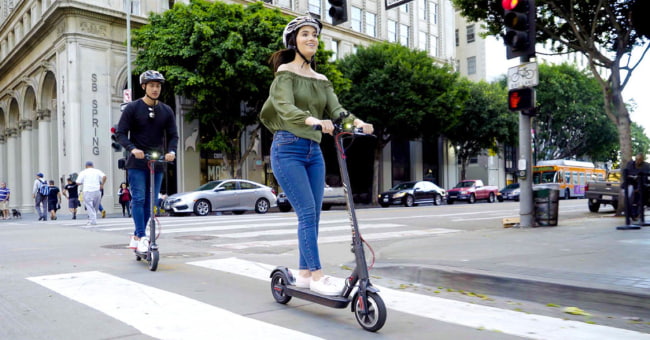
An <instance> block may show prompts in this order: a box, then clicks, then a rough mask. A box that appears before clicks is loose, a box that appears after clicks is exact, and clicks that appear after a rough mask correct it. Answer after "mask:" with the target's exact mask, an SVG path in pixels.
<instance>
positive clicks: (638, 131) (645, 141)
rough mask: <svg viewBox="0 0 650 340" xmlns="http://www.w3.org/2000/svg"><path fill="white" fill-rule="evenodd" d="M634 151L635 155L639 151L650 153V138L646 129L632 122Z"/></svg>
mask: <svg viewBox="0 0 650 340" xmlns="http://www.w3.org/2000/svg"><path fill="white" fill-rule="evenodd" d="M631 128H632V153H634V154H635V155H636V154H638V153H639V152H643V153H644V154H646V155H647V154H650V138H648V135H647V134H646V132H645V129H644V128H643V127H642V126H641V125H639V124H636V123H632V126H631Z"/></svg>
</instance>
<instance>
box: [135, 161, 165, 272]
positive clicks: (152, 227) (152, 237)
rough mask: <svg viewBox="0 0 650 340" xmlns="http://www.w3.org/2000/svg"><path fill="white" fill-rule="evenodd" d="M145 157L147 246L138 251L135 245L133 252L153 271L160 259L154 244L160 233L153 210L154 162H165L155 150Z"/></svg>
mask: <svg viewBox="0 0 650 340" xmlns="http://www.w3.org/2000/svg"><path fill="white" fill-rule="evenodd" d="M145 158H146V159H147V168H149V183H150V185H149V212H150V215H149V247H147V250H146V251H144V252H140V251H138V248H137V247H136V248H135V249H134V250H133V252H134V253H135V260H136V261H140V260H145V261H147V262H148V263H149V270H151V271H152V272H155V271H156V269H158V260H160V254H159V252H158V244H156V239H157V238H158V236H159V235H160V233H158V234H156V222H157V220H156V215H155V211H154V206H155V202H156V201H157V200H156V197H154V181H155V178H154V177H155V173H156V171H155V165H156V163H164V162H166V161H165V160H164V159H163V158H162V156H161V155H160V154H159V153H157V152H152V153H151V154H145Z"/></svg>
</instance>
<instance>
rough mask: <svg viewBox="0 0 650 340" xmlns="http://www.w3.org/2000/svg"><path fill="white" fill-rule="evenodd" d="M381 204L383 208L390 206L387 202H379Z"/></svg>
mask: <svg viewBox="0 0 650 340" xmlns="http://www.w3.org/2000/svg"><path fill="white" fill-rule="evenodd" d="M379 205H381V207H382V208H388V206H390V204H386V203H379Z"/></svg>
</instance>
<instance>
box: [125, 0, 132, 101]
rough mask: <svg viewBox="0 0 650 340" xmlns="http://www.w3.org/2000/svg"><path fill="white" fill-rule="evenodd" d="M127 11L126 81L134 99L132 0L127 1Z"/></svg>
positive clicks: (130, 96)
mask: <svg viewBox="0 0 650 340" xmlns="http://www.w3.org/2000/svg"><path fill="white" fill-rule="evenodd" d="M127 6H128V8H127V9H126V73H127V75H126V81H127V89H128V91H129V98H131V99H133V84H132V80H131V78H132V77H131V7H132V2H131V0H128V1H127Z"/></svg>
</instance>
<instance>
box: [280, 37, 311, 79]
mask: <svg viewBox="0 0 650 340" xmlns="http://www.w3.org/2000/svg"><path fill="white" fill-rule="evenodd" d="M296 33H297V32H294V33H292V34H291V35H290V36H288V37H287V46H289V48H285V49H281V50H279V51H275V52H273V54H271V57H270V58H269V64H270V65H271V67H273V72H277V71H278V67H280V65H282V64H288V63H290V62H292V61H293V60H294V59H295V58H296V51H297V50H298V47H297V46H296ZM310 65H311V68H312V69H313V70H314V71H316V58H313V60H312V62H311V63H310Z"/></svg>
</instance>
